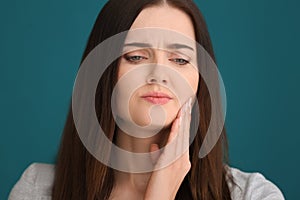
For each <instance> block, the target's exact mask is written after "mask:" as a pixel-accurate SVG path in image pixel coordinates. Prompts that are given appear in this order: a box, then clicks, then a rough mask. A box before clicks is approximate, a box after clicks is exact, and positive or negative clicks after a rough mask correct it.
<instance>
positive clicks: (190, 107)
mask: <svg viewBox="0 0 300 200" xmlns="http://www.w3.org/2000/svg"><path fill="white" fill-rule="evenodd" d="M189 113H190V114H191V113H192V97H190V98H189Z"/></svg>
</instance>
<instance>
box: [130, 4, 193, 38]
mask: <svg viewBox="0 0 300 200" xmlns="http://www.w3.org/2000/svg"><path fill="white" fill-rule="evenodd" d="M147 27H155V28H162V29H169V30H173V31H176V32H178V33H181V34H182V35H185V36H186V37H188V38H191V39H194V40H195V31H194V26H193V22H192V20H191V18H190V16H189V15H188V14H186V13H185V12H184V11H182V10H180V9H178V8H175V7H171V6H166V5H163V6H152V7H147V8H145V9H143V10H142V11H141V12H140V13H139V15H138V16H137V18H136V19H135V21H134V22H133V24H132V26H131V27H130V30H132V29H137V28H147Z"/></svg>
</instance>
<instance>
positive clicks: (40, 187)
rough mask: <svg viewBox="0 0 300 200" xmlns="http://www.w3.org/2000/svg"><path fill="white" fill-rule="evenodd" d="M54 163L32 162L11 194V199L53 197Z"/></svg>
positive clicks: (24, 199)
mask: <svg viewBox="0 0 300 200" xmlns="http://www.w3.org/2000/svg"><path fill="white" fill-rule="evenodd" d="M54 171H55V166H54V165H52V164H44V163H32V164H31V165H30V166H29V167H27V169H26V170H25V171H24V172H23V174H22V176H21V178H20V179H19V181H18V182H17V183H16V184H15V185H14V187H13V189H12V190H11V192H10V194H9V198H8V199H9V200H21V199H22V200H29V199H36V200H38V199H40V200H41V199H43V200H47V199H49V200H50V199H51V192H52V184H53V180H54V174H55V172H54Z"/></svg>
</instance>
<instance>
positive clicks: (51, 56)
mask: <svg viewBox="0 0 300 200" xmlns="http://www.w3.org/2000/svg"><path fill="white" fill-rule="evenodd" d="M104 3H105V1H99V0H98V1H96V0H90V1H83V0H82V1H80V0H72V1H71V0H65V1H58V0H51V1H50V0H27V1H21V0H13V1H1V3H0V5H1V6H0V11H1V12H0V22H1V23H0V24H1V33H0V34H1V35H0V36H1V37H0V42H1V47H0V48H1V52H0V58H1V74H0V76H1V78H0V91H1V98H0V108H1V116H0V123H1V139H0V158H1V165H0V199H6V198H7V196H8V193H9V191H10V189H11V188H12V186H13V184H15V183H16V181H17V180H18V179H19V177H20V175H21V174H22V172H23V171H24V170H25V168H26V167H27V166H28V165H29V164H30V163H32V162H47V163H53V161H54V158H55V154H56V152H57V148H58V145H59V142H60V137H61V133H62V128H63V125H64V122H65V118H66V114H67V108H68V105H69V102H70V98H71V94H72V86H73V82H74V79H75V76H76V71H77V68H78V65H79V61H80V58H81V54H82V52H83V50H84V47H85V44H86V41H87V38H88V35H89V32H90V31H91V28H92V25H93V23H94V20H95V19H96V16H97V14H98V12H99V10H100V9H101V8H102V6H103V4H104ZM197 4H198V5H199V7H200V9H201V10H202V12H203V14H204V16H205V18H206V20H207V24H208V27H209V31H210V34H211V37H212V41H213V44H214V48H215V52H216V56H217V61H218V65H219V69H220V71H221V74H222V77H223V79H224V83H225V87H226V91H227V103H228V107H227V118H226V123H227V132H228V136H229V144H230V160H231V165H232V166H235V167H238V168H240V169H242V170H244V171H258V172H261V173H263V174H264V175H265V176H266V177H267V178H268V179H270V180H271V181H273V182H274V183H275V184H276V185H277V186H278V187H279V188H280V189H281V190H282V192H283V193H284V195H285V197H286V198H287V199H300V195H299V190H297V189H298V184H297V183H298V181H299V180H300V173H299V170H298V169H299V167H300V165H299V164H300V156H298V152H299V151H298V147H299V144H298V143H299V141H300V134H299V133H300V132H299V129H298V125H299V113H300V108H299V102H300V93H299V79H300V65H299V45H300V42H299V35H300V26H299V19H300V14H299V12H298V10H299V8H300V2H299V1H296V0H285V1H283V0H281V1H280V0H251V1H250V0H228V1H221V0H209V1H204V0H201V1H197Z"/></svg>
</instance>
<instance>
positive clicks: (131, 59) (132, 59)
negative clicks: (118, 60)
mask: <svg viewBox="0 0 300 200" xmlns="http://www.w3.org/2000/svg"><path fill="white" fill-rule="evenodd" d="M124 57H125V59H126V60H127V61H128V62H130V63H139V62H140V61H141V60H148V58H147V57H145V56H139V55H132V56H129V55H125V56H124Z"/></svg>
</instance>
